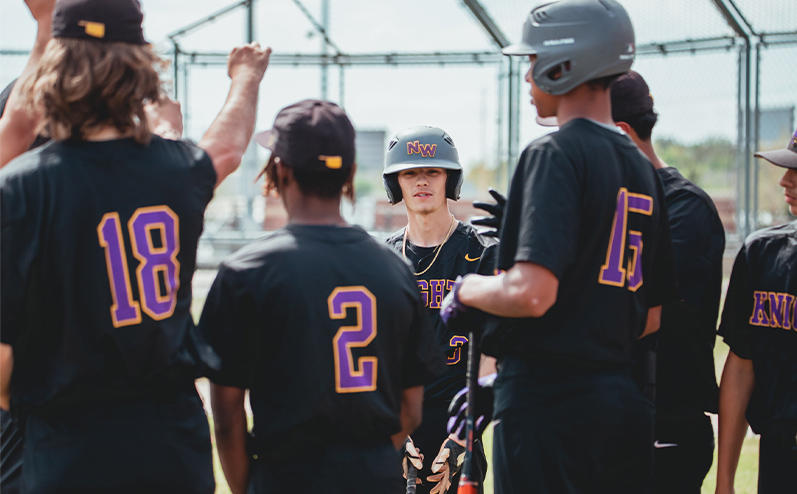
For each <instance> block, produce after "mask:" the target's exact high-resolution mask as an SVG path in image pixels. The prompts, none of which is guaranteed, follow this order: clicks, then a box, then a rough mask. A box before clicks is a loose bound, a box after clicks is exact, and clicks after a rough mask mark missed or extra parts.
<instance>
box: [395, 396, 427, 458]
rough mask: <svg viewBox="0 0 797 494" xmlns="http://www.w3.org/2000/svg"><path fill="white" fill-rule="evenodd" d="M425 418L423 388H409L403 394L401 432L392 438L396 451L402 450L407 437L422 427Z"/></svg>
mask: <svg viewBox="0 0 797 494" xmlns="http://www.w3.org/2000/svg"><path fill="white" fill-rule="evenodd" d="M422 418H423V386H415V387H413V388H407V389H405V390H404V391H403V392H402V393H401V412H400V415H399V420H400V421H401V431H399V432H397V433H396V434H393V435H392V436H390V439H391V440H392V441H393V447H394V448H396V451H398V450H399V449H401V446H402V445H403V444H404V441H405V440H406V439H407V436H409V435H410V434H412V433H413V432H414V431H415V429H417V428H418V426H419V425H421V419H422Z"/></svg>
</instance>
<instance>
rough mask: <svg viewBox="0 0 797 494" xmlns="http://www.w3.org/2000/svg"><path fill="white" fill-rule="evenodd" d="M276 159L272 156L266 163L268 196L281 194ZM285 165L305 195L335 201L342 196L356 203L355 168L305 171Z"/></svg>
mask: <svg viewBox="0 0 797 494" xmlns="http://www.w3.org/2000/svg"><path fill="white" fill-rule="evenodd" d="M275 158H276V157H275V156H273V155H272V156H271V158H269V160H268V163H266V168H265V170H263V173H265V175H266V186H265V193H266V194H268V193H269V192H271V191H272V190H275V191H277V192H279V186H278V184H277V180H278V179H277V163H276V159H275ZM283 164H284V165H285V166H287V167H288V168H290V169H291V171H293V179H294V180H296V183H297V184H298V185H299V189H300V190H301V191H302V193H304V194H305V195H308V196H315V197H320V198H322V199H334V198H336V197H339V196H341V195H342V196H343V197H345V198H346V199H348V200H349V201H350V202H351V203H354V167H349V168H341V169H338V170H305V169H303V168H293V167H291V166H290V165H288V164H285V163H283Z"/></svg>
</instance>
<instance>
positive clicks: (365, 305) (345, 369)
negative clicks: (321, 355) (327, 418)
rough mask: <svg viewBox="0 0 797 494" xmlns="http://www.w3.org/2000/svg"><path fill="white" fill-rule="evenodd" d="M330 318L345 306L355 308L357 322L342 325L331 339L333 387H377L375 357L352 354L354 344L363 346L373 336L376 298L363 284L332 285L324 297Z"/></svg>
mask: <svg viewBox="0 0 797 494" xmlns="http://www.w3.org/2000/svg"><path fill="white" fill-rule="evenodd" d="M327 304H328V306H329V317H331V318H332V319H343V318H345V317H346V311H347V309H350V308H352V309H354V310H355V311H356V314H357V325H355V326H342V327H341V328H340V329H339V330H338V332H337V333H335V337H334V338H333V339H332V350H333V354H334V356H335V389H336V390H337V392H338V393H361V392H364V391H375V390H376V366H377V358H376V357H360V358H358V359H357V361H356V364H357V365H356V366H355V360H354V357H353V356H352V354H351V349H352V348H353V347H365V346H368V344H369V343H371V341H372V340H373V339H374V337H375V336H376V297H374V295H373V294H372V293H371V292H370V291H369V290H368V289H367V288H365V287H364V286H344V287H338V288H335V289H334V290H333V291H332V294H331V295H330V296H329V298H328V299H327Z"/></svg>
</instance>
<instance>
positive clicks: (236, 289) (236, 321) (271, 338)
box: [199, 225, 442, 454]
mask: <svg viewBox="0 0 797 494" xmlns="http://www.w3.org/2000/svg"><path fill="white" fill-rule="evenodd" d="M429 324H430V322H429V318H428V316H427V314H426V312H425V311H424V310H423V306H422V304H421V299H420V296H419V294H418V289H417V287H416V285H415V280H414V278H413V276H412V273H411V272H410V270H409V268H408V266H407V265H406V263H405V262H403V261H402V260H401V258H400V257H399V256H397V255H396V254H395V253H394V252H392V251H391V250H390V249H388V248H387V247H386V246H384V245H381V244H379V243H378V242H377V241H376V240H374V239H373V238H372V237H371V236H370V235H369V234H368V233H367V232H365V231H364V230H363V229H361V228H359V227H337V226H306V225H288V226H287V227H286V228H284V229H282V230H278V231H276V232H274V233H272V234H270V235H268V236H266V237H264V238H263V239H261V240H258V241H256V242H253V243H252V244H250V245H249V246H247V247H244V248H243V249H241V250H240V251H239V252H237V253H236V254H234V255H233V256H232V257H230V258H229V259H228V260H226V261H225V262H224V263H223V264H222V265H221V267H220V269H219V273H218V275H217V277H216V280H215V281H214V283H213V286H212V287H211V289H210V293H209V294H208V298H207V301H206V302H205V307H204V310H203V312H202V317H201V319H200V323H199V326H200V330H201V331H202V333H203V335H205V336H206V338H207V339H208V341H209V342H210V343H211V345H212V346H213V347H214V349H215V350H216V353H217V354H218V356H219V357H220V362H219V366H218V372H215V373H213V374H212V375H211V376H210V377H211V379H212V380H213V381H214V382H215V383H217V384H220V385H225V386H235V387H239V388H248V389H249V390H250V391H249V399H250V402H251V406H252V413H253V415H254V427H253V431H252V432H253V434H254V436H255V451H259V452H260V453H261V454H262V453H263V452H265V451H267V450H268V451H273V452H276V453H277V454H279V452H280V450H286V449H290V450H296V449H297V448H302V447H309V445H311V444H317V443H318V442H322V443H332V442H337V443H347V444H348V443H355V444H356V443H375V442H379V441H385V440H388V439H389V437H390V436H391V435H392V434H395V433H396V432H398V431H399V430H400V423H399V410H400V404H401V403H400V400H401V393H402V391H403V390H404V389H406V388H410V387H414V386H420V385H424V384H426V383H427V382H429V380H430V379H431V377H432V375H433V374H434V373H436V372H438V371H439V370H440V369H439V367H440V366H441V365H442V363H441V362H439V349H438V347H437V344H436V342H434V341H433V339H432V337H431V329H430V327H429Z"/></svg>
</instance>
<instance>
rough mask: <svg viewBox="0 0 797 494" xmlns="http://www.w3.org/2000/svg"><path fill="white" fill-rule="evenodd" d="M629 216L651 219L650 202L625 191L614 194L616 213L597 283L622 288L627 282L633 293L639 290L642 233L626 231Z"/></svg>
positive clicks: (651, 205) (651, 209)
mask: <svg viewBox="0 0 797 494" xmlns="http://www.w3.org/2000/svg"><path fill="white" fill-rule="evenodd" d="M628 213H639V214H644V215H647V216H650V215H651V214H653V198H652V197H650V196H647V195H644V194H635V193H633V192H628V189H626V188H625V187H622V188H621V189H620V190H619V192H617V209H616V210H615V212H614V221H613V222H612V233H611V236H610V237H609V247H608V249H607V250H606V262H605V264H604V265H603V266H601V271H600V276H599V277H598V282H599V283H602V284H604V285H612V286H619V287H623V286H625V282H626V279H627V280H628V289H629V290H631V291H632V292H635V291H637V290H638V289H639V287H641V286H642V269H641V265H642V233H641V232H638V231H636V230H628ZM626 238H627V239H628V248H629V249H630V250H631V251H632V255H631V258H630V259H629V260H628V268H627V269H626V268H625V267H623V264H624V262H625V257H626V252H625V246H626Z"/></svg>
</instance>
